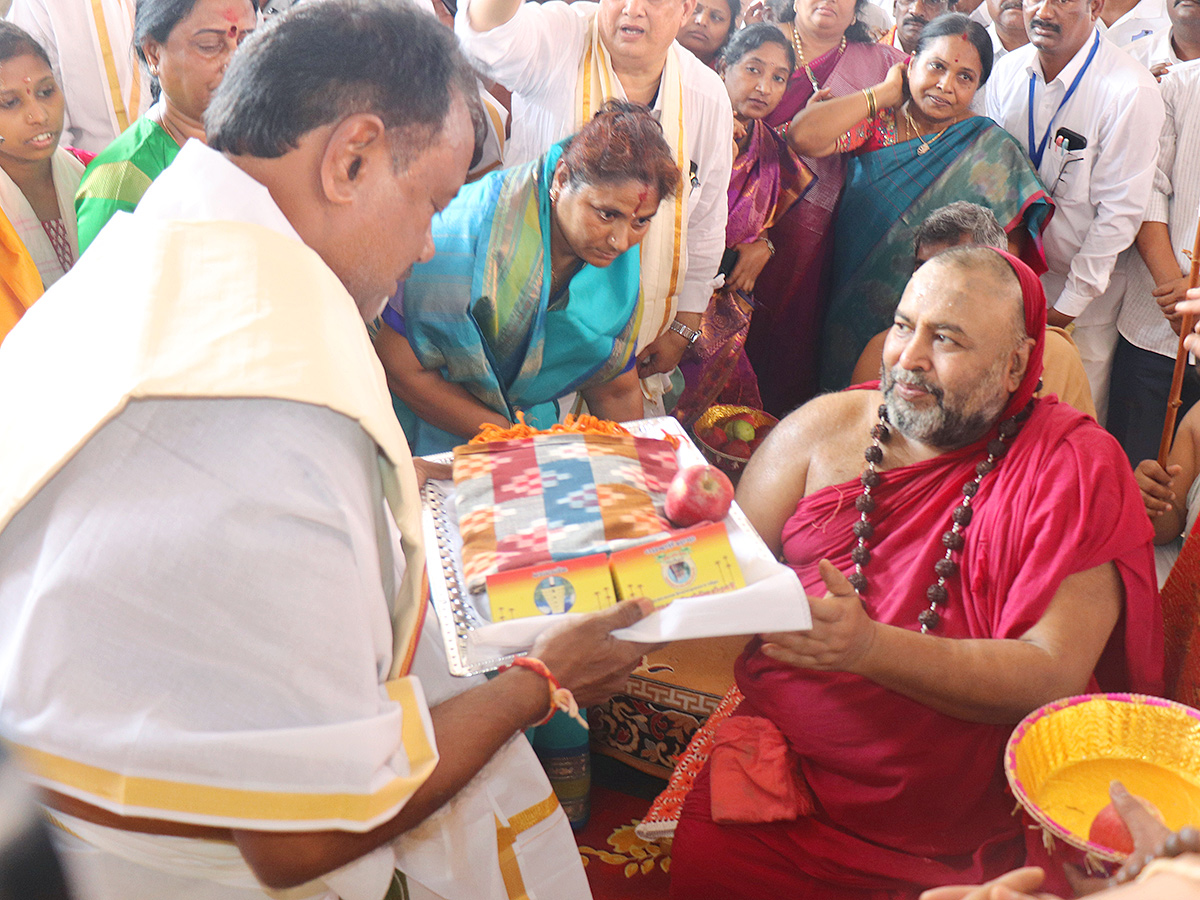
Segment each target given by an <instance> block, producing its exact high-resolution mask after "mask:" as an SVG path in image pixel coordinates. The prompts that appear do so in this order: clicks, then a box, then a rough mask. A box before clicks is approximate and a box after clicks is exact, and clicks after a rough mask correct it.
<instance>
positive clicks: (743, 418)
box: [725, 412, 758, 427]
mask: <svg viewBox="0 0 1200 900" xmlns="http://www.w3.org/2000/svg"><path fill="white" fill-rule="evenodd" d="M725 421H726V422H749V423H750V424H751V425H754V415H753V413H748V412H740V413H736V414H735V415H732V416H730V417H729V418H728V419H726V420H725ZM755 427H758V426H755Z"/></svg>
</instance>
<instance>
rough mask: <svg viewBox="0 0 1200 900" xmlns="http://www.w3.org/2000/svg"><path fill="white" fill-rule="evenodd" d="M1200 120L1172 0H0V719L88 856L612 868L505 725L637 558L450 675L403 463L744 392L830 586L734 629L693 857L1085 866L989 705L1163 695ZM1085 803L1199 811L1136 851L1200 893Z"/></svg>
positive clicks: (753, 463)
mask: <svg viewBox="0 0 1200 900" xmlns="http://www.w3.org/2000/svg"><path fill="white" fill-rule="evenodd" d="M1197 147H1200V2H1197V0H984V2H980V0H958V2H955V0H895V2H894V4H891V3H884V4H879V3H876V2H874V0H765V2H764V0H752V2H747V0H598V2H588V0H580V2H575V3H566V2H562V0H548V2H544V3H539V2H533V0H460V2H459V3H457V4H455V3H452V2H448V0H292V2H289V0H270V2H260V0H12V5H11V8H10V10H9V12H8V17H7V20H6V21H0V251H2V252H0V342H2V343H0V383H2V384H4V385H5V390H4V391H2V392H0V420H2V421H4V423H5V428H4V430H3V432H2V433H0V472H3V475H0V735H3V737H4V739H5V740H6V741H7V742H8V743H9V745H10V746H11V748H12V749H13V751H14V754H15V757H16V758H17V759H18V760H19V761H20V762H21V763H22V764H23V765H24V766H25V767H26V769H27V771H29V772H30V773H31V774H32V776H33V779H34V781H35V783H36V784H37V785H38V787H39V788H40V791H41V793H40V795H39V796H40V800H41V801H42V803H43V804H44V806H45V808H46V810H47V816H48V818H49V821H50V823H52V826H53V827H52V829H51V830H52V832H53V838H54V843H55V846H56V848H57V851H58V854H59V856H60V859H61V861H62V864H63V869H64V871H65V875H66V879H67V885H68V887H69V888H70V889H72V890H73V891H74V893H75V895H76V896H77V897H80V898H83V900H91V898H96V900H108V898H114V900H115V898H121V900H141V898H147V900H149V898H165V897H172V898H173V897H188V898H196V900H206V898H213V900H216V898H239V897H246V898H249V897H262V896H264V895H265V893H264V892H276V891H279V892H284V894H279V895H286V896H289V897H296V898H322V900H334V898H344V900H381V898H384V897H385V896H386V897H388V898H392V897H405V898H408V897H411V898H463V900H467V898H471V900H476V898H480V900H491V898H497V900H500V898H505V897H509V898H511V897H521V896H530V897H533V896H538V897H543V898H545V897H554V898H563V900H570V898H576V897H579V898H583V897H587V896H589V893H588V886H587V881H586V879H585V877H584V873H583V870H582V868H581V866H580V863H579V858H578V855H577V853H576V850H575V846H574V842H573V839H572V835H571V830H570V826H569V824H568V822H567V819H566V816H565V815H564V813H563V811H562V809H561V808H560V806H559V804H558V802H557V800H556V799H555V796H554V794H553V793H552V792H551V790H550V787H549V785H548V783H547V781H546V778H545V775H544V773H543V772H542V770H541V767H540V765H539V763H538V759H537V757H536V755H535V754H534V751H533V749H532V748H531V746H530V742H529V740H526V738H525V736H524V734H523V733H524V732H525V731H526V730H527V729H529V728H530V727H532V726H534V725H535V724H538V723H543V724H544V722H545V721H547V715H548V713H549V714H552V713H553V712H554V705H553V704H554V702H555V698H556V697H558V696H559V694H558V693H556V691H557V690H558V689H559V688H564V689H567V690H569V691H570V692H571V693H572V694H573V695H574V697H575V699H576V700H577V701H578V702H579V703H580V704H581V705H583V706H587V705H588V704H592V703H597V702H601V701H603V700H605V699H606V698H607V697H609V696H611V695H612V694H613V692H614V691H616V690H618V689H619V688H620V687H621V686H622V684H623V683H624V681H625V679H626V677H627V676H628V674H629V673H630V671H631V670H632V669H633V667H634V666H635V665H637V663H638V662H639V660H640V659H641V658H642V654H643V652H644V651H645V647H644V646H642V645H637V644H633V643H629V642H626V641H623V640H620V639H619V638H618V637H614V634H613V633H614V632H615V631H619V629H621V628H622V627H624V626H627V625H630V624H633V623H634V622H636V621H637V620H639V619H640V618H642V617H644V616H646V615H649V614H652V608H651V607H650V605H649V604H648V603H647V602H645V601H626V602H624V603H621V604H618V605H617V606H616V607H614V608H612V609H610V610H607V611H605V612H601V613H595V614H589V615H586V616H581V617H579V618H578V619H577V620H574V621H572V622H571V623H570V624H567V625H564V626H562V627H559V628H556V629H552V630H550V631H548V632H546V633H545V634H544V635H543V636H542V637H540V638H539V639H538V641H537V643H536V645H535V646H534V647H533V649H532V650H531V652H530V655H529V658H528V659H526V660H525V664H523V665H518V666H516V667H514V668H511V669H508V670H505V671H503V672H501V673H499V674H497V675H495V676H494V677H492V678H491V679H485V678H482V677H476V678H453V677H451V676H450V674H449V669H448V665H447V662H446V659H445V656H444V650H443V647H442V643H441V635H440V633H439V631H438V628H437V625H436V622H435V621H434V615H433V613H432V612H427V606H428V604H427V593H426V586H427V585H426V582H425V579H424V567H425V552H424V541H426V540H429V539H430V538H429V536H428V535H424V536H423V534H422V517H421V505H420V496H419V485H420V483H421V481H422V480H423V479H425V478H427V477H444V476H445V474H446V473H445V472H444V471H443V470H441V469H439V468H437V467H435V466H433V465H432V464H430V463H428V462H426V461H424V460H422V459H421V458H420V457H422V456H427V455H430V454H435V453H438V452H441V451H445V450H449V449H451V448H453V447H454V446H456V445H458V444H461V443H464V442H465V441H466V440H468V439H469V438H471V437H472V436H473V435H474V434H475V433H476V432H477V431H478V430H479V428H480V426H481V425H484V424H487V423H491V424H493V425H497V426H500V427H507V426H509V425H512V424H514V423H515V422H517V421H518V420H524V421H525V422H526V423H528V424H529V425H532V426H536V427H548V426H550V425H552V424H553V423H554V422H556V421H558V420H559V419H560V418H562V417H563V416H564V415H566V414H567V413H568V412H577V411H580V410H585V409H586V410H587V411H589V412H591V413H592V414H594V415H597V416H599V417H601V418H604V419H611V420H615V421H631V420H636V419H641V418H644V417H649V416H655V415H665V414H672V415H675V416H676V417H677V418H678V419H679V420H680V421H681V422H682V423H683V424H684V425H685V426H692V425H693V424H694V423H695V422H696V421H697V419H698V418H699V417H700V416H701V415H702V414H703V413H704V412H705V411H706V410H708V409H709V408H710V407H712V406H713V405H714V404H718V403H732V404H739V405H744V406H748V407H751V408H753V409H761V410H765V411H767V412H769V413H772V414H774V415H776V416H778V417H780V418H781V420H782V421H781V422H780V424H779V425H778V426H777V427H776V428H775V429H774V430H773V431H772V433H771V435H770V437H769V438H768V439H767V440H766V441H765V442H764V443H763V444H762V446H761V447H760V448H758V449H757V450H756V451H755V453H754V454H753V455H752V456H751V458H750V461H749V463H748V465H747V467H746V469H745V471H744V473H743V475H742V477H741V481H740V484H739V485H738V490H737V499H738V502H739V504H740V505H741V507H742V508H743V510H744V511H745V514H746V516H747V518H748V519H749V521H750V523H751V524H752V525H753V526H754V529H755V530H756V531H757V532H758V534H759V535H760V536H761V537H762V539H763V540H764V542H765V543H766V545H767V546H768V548H769V549H770V550H771V551H772V552H773V553H774V554H775V555H777V556H778V557H779V558H780V559H781V560H782V561H783V562H785V563H786V564H787V565H788V566H790V567H791V568H792V569H793V570H794V571H795V573H796V574H797V576H798V577H799V579H800V581H801V582H802V583H803V585H804V587H805V590H806V593H807V594H808V595H809V597H810V605H811V608H812V617H813V627H812V629H811V630H810V631H806V632H799V633H783V634H760V635H754V636H748V641H749V642H748V643H747V645H746V648H745V650H744V652H743V653H742V655H741V657H740V658H739V659H738V661H737V664H736V667H735V676H736V686H735V687H734V689H733V690H732V691H731V693H730V696H729V698H727V699H728V700H729V702H730V704H731V705H732V706H733V707H734V710H733V713H732V714H731V715H730V716H729V717H728V718H727V719H724V720H723V721H722V722H721V723H720V725H719V726H714V732H713V733H712V734H710V735H709V736H708V738H709V739H711V746H709V747H708V748H707V749H706V750H705V751H704V752H705V759H704V763H703V765H702V766H701V767H700V769H699V772H698V774H697V775H696V776H695V778H694V780H693V782H692V783H691V785H690V789H689V791H688V794H687V798H686V801H685V802H684V803H683V806H682V811H681V813H680V815H679V820H678V825H677V827H676V830H675V836H674V844H673V848H672V869H671V875H672V879H671V893H672V897H675V898H696V897H711V896H722V897H731V898H738V897H744V898H760V897H767V896H783V897H791V898H798V900H803V898H814V900H815V898H822V900H884V898H887V900H905V898H916V897H917V896H918V895H919V894H921V892H922V891H926V890H931V891H932V892H931V893H930V894H929V896H930V897H933V898H942V900H948V898H961V897H972V898H974V897H979V898H983V897H1013V896H1026V895H1023V894H1019V893H1018V892H1019V891H1035V890H1041V891H1052V892H1054V893H1055V894H1056V895H1061V896H1070V895H1071V891H1072V890H1074V889H1078V888H1080V886H1081V885H1082V884H1083V882H1082V881H1081V880H1080V876H1079V875H1077V874H1075V873H1073V871H1072V870H1071V869H1070V867H1069V866H1067V865H1065V863H1067V862H1070V858H1069V857H1068V856H1064V854H1062V853H1058V854H1057V855H1056V854H1054V853H1051V852H1049V849H1048V847H1047V845H1045V844H1044V842H1043V839H1042V836H1041V834H1040V832H1034V831H1030V830H1029V829H1027V828H1026V827H1025V825H1024V823H1023V821H1022V819H1021V818H1020V817H1018V816H1014V815H1013V809H1012V807H1013V799H1012V796H1011V795H1010V794H1009V793H1008V792H1007V791H1006V788H1005V783H1004V777H1003V772H1002V768H1001V752H1002V749H1003V746H1004V743H1005V741H1006V739H1007V737H1008V735H1009V733H1010V732H1011V730H1012V727H1013V725H1014V724H1015V723H1017V722H1019V721H1020V720H1021V719H1022V718H1023V717H1024V716H1026V715H1027V714H1028V713H1030V712H1031V711H1033V710H1034V709H1036V708H1038V707H1040V706H1042V705H1043V704H1045V703H1047V702H1050V701H1053V700H1056V699H1059V698H1062V697H1066V696H1070V695H1073V694H1079V693H1085V692H1089V691H1096V690H1104V691H1136V692H1141V693H1148V694H1157V695H1166V694H1168V693H1169V692H1170V690H1171V688H1172V685H1171V684H1170V683H1168V680H1167V673H1166V670H1165V663H1164V658H1165V650H1164V617H1163V606H1162V600H1161V599H1160V595H1159V585H1160V584H1161V583H1162V580H1163V579H1164V577H1165V575H1166V573H1167V571H1169V569H1170V566H1171V563H1172V559H1173V555H1172V554H1173V553H1174V554H1178V553H1179V548H1180V546H1181V545H1182V543H1183V539H1184V538H1186V536H1187V535H1188V534H1189V533H1190V531H1191V528H1192V524H1193V523H1194V521H1195V518H1196V515H1197V512H1198V510H1200V499H1198V498H1200V488H1198V487H1197V485H1200V477H1198V475H1200V405H1196V401H1198V400H1200V375H1198V374H1197V372H1196V370H1194V369H1189V370H1188V371H1187V373H1186V376H1185V378H1184V380H1183V386H1182V407H1183V408H1182V413H1181V415H1180V425H1179V427H1178V430H1177V433H1176V435H1175V439H1174V442H1173V445H1172V447H1171V451H1170V454H1169V457H1168V458H1167V459H1166V461H1165V465H1163V464H1160V462H1159V461H1158V460H1157V459H1156V457H1157V456H1158V449H1159V440H1160V433H1161V432H1162V429H1163V421H1164V414H1165V412H1166V410H1167V406H1168V395H1169V394H1170V392H1171V390H1172V376H1173V372H1174V369H1175V359H1176V356H1177V351H1178V348H1179V346H1181V332H1182V331H1183V323H1184V320H1185V317H1186V316H1188V315H1192V314H1194V313H1197V312H1200V291H1196V290H1192V291H1189V290H1188V283H1189V281H1188V273H1187V268H1188V266H1189V265H1190V259H1189V257H1190V249H1191V246H1192V242H1193V240H1194V239H1195V236H1196V229H1197V217H1198V215H1200V154H1198V153H1197V150H1196V148H1197ZM1182 337H1183V338H1184V339H1185V340H1184V341H1183V343H1186V344H1187V349H1188V350H1200V334H1191V335H1188V334H1187V333H1183V335H1182ZM1192 345H1197V346H1192ZM1155 545H1160V551H1162V548H1168V547H1172V546H1173V547H1174V550H1173V551H1166V552H1160V553H1159V554H1158V557H1157V567H1158V568H1157V571H1156V554H1155ZM1182 552H1183V554H1184V556H1183V557H1182V560H1181V561H1187V560H1190V561H1191V562H1189V563H1188V564H1192V563H1196V562H1200V544H1196V543H1191V542H1189V543H1188V544H1187V545H1186V546H1184V548H1183V551H1182ZM1198 617H1200V616H1198ZM548 684H549V689H548V687H547V685H548ZM549 721H550V723H551V724H550V726H549V727H556V724H559V723H562V722H563V717H562V716H556V717H555V718H554V719H551V720H549ZM563 727H571V728H574V727H576V726H573V725H570V723H569V722H567V723H566V724H565V725H564V726H563ZM1114 798H1115V799H1117V800H1118V805H1119V806H1122V808H1123V811H1124V812H1125V813H1127V815H1128V817H1129V818H1131V819H1132V820H1133V821H1132V822H1131V825H1132V826H1134V828H1133V830H1134V832H1135V836H1137V837H1138V839H1139V851H1141V852H1143V853H1157V855H1160V856H1173V857H1180V859H1181V860H1183V862H1182V863H1180V864H1179V865H1174V866H1173V867H1172V866H1165V865H1164V866H1157V867H1156V866H1146V865H1145V860H1144V859H1139V861H1138V865H1137V867H1136V868H1137V870H1142V869H1144V872H1143V874H1142V878H1143V881H1142V882H1140V883H1138V884H1131V885H1130V886H1128V887H1122V888H1118V889H1116V890H1115V891H1114V893H1115V892H1133V893H1130V894H1129V896H1150V895H1152V894H1147V893H1146V890H1147V889H1148V888H1147V886H1152V885H1153V884H1154V881H1155V879H1156V878H1157V879H1166V880H1167V881H1160V882H1159V883H1160V884H1164V883H1169V884H1171V885H1172V887H1171V888H1170V890H1172V891H1176V893H1170V894H1168V893H1164V894H1162V896H1168V895H1169V896H1183V894H1180V893H1178V891H1180V890H1190V891H1191V892H1192V893H1193V894H1195V895H1200V879H1197V877H1196V874H1195V873H1196V871H1197V867H1196V866H1195V865H1194V864H1193V865H1192V866H1191V868H1188V866H1187V865H1186V864H1184V863H1186V862H1187V860H1188V859H1189V858H1190V857H1189V853H1192V852H1196V851H1200V841H1198V842H1197V843H1196V846H1195V847H1193V846H1191V844H1190V843H1188V840H1189V839H1190V838H1188V839H1185V838H1182V837H1180V836H1176V839H1175V842H1174V843H1173V844H1171V843H1162V838H1163V837H1164V835H1163V834H1162V832H1161V829H1158V828H1157V827H1156V826H1151V825H1148V824H1146V823H1144V822H1141V823H1139V822H1138V821H1137V820H1138V819H1139V817H1140V815H1141V813H1140V811H1139V809H1140V808H1139V807H1137V806H1136V805H1133V806H1131V805H1130V803H1133V801H1131V800H1129V798H1128V795H1125V794H1124V793H1123V792H1119V791H1116V792H1114ZM1195 824H1197V825H1200V822H1198V823H1195ZM1160 845H1161V846H1160ZM1026 866H1037V867H1038V868H1037V869H1036V870H1031V869H1028V868H1023V867H1026ZM1133 872H1134V870H1133V869H1130V870H1129V874H1131V875H1132V874H1133ZM1179 882H1182V883H1183V884H1184V887H1183V888H1180V887H1179V886H1178V883H1179ZM1092 886H1093V887H1094V886H1095V885H1092ZM1149 889H1150V890H1153V888H1152V887H1150V888H1149ZM1164 890H1165V889H1164ZM1138 891H1141V893H1138ZM270 895H271V896H276V895H277V894H275V893H270Z"/></svg>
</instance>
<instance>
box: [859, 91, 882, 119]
mask: <svg viewBox="0 0 1200 900" xmlns="http://www.w3.org/2000/svg"><path fill="white" fill-rule="evenodd" d="M863 94H864V95H865V96H866V98H867V118H868V119H874V118H875V114H876V113H877V112H878V111H879V110H878V107H877V106H876V104H875V89H874V88H863Z"/></svg>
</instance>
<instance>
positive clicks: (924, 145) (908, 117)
mask: <svg viewBox="0 0 1200 900" xmlns="http://www.w3.org/2000/svg"><path fill="white" fill-rule="evenodd" d="M904 118H905V122H906V124H907V125H908V130H909V132H910V133H911V134H912V136H913V137H915V138H916V139H917V140H918V141H920V142H921V146H920V147H918V148H917V156H921V155H923V154H924V153H925V152H926V151H927V150H928V149H929V148H930V147H931V146H932V145H933V142H934V141H936V140H937V139H938V138H940V137H941V136H942V135H943V134H945V133H946V132H947V131H948V130H949V129H950V125H957V124H958V116H955V117H954V121H953V122H951V123H950V125H947V126H946V127H945V128H943V129H942V130H941V131H939V132H938V133H937V134H935V135H934V136H933V137H931V138H930V139H929V140H925V136H924V135H922V134H921V132H920V131H919V130H918V129H917V123H916V122H914V121H913V117H912V113H910V112H909V111H908V106H907V105H905V107H904Z"/></svg>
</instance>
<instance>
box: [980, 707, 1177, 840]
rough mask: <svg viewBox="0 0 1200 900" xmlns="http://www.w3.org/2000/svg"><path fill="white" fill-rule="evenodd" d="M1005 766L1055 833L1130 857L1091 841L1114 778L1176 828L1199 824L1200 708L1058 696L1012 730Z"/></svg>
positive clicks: (1025, 800)
mask: <svg viewBox="0 0 1200 900" xmlns="http://www.w3.org/2000/svg"><path fill="white" fill-rule="evenodd" d="M1004 771H1005V774H1006V775H1007V776H1008V783H1009V784H1010V785H1011V786H1012V790H1013V793H1014V794H1015V795H1016V798H1017V800H1019V801H1020V803H1021V805H1022V806H1024V807H1025V809H1026V810H1027V811H1028V812H1029V814H1030V815H1031V816H1033V818H1034V819H1036V820H1037V822H1038V824H1040V825H1041V826H1042V829H1043V830H1044V831H1045V832H1046V834H1047V835H1048V836H1053V837H1056V838H1060V839H1062V840H1064V841H1066V842H1067V843H1068V844H1070V845H1071V846H1073V847H1078V848H1079V849H1080V850H1084V851H1086V852H1087V853H1088V854H1090V855H1091V856H1093V857H1095V858H1097V859H1101V860H1106V861H1108V862H1123V861H1124V860H1125V854H1123V853H1118V852H1115V851H1113V850H1111V849H1109V848H1108V847H1104V846H1102V845H1100V844H1095V843H1092V842H1091V841H1089V840H1088V839H1087V833H1088V830H1089V829H1090V828H1091V824H1092V820H1093V819H1094V818H1095V817H1096V814H1097V813H1098V812H1100V810H1102V809H1103V808H1104V807H1105V806H1107V805H1108V803H1109V796H1108V786H1109V784H1110V783H1111V782H1113V781H1120V782H1121V783H1122V784H1124V785H1125V787H1127V788H1128V789H1129V790H1130V792H1131V793H1133V794H1135V795H1137V796H1139V797H1144V798H1146V799H1147V800H1149V801H1150V802H1151V803H1153V804H1154V805H1155V806H1157V807H1158V808H1159V810H1160V811H1161V812H1162V814H1163V818H1164V819H1166V822H1167V826H1168V827H1169V828H1172V829H1176V830H1178V829H1179V828H1181V827H1183V826H1184V825H1189V824H1190V825H1196V824H1200V711H1197V710H1195V709H1192V708H1191V707H1190V706H1184V705H1183V704H1181V703H1176V702H1174V701H1172V700H1164V699H1162V698H1161V697H1147V696H1144V695H1142V694H1086V695H1083V696H1079V697H1068V698H1066V699H1064V700H1056V701H1055V702H1053V703H1048V704H1046V705H1045V706H1043V707H1042V708H1041V709H1036V710H1034V711H1033V712H1032V713H1030V714H1029V715H1028V716H1026V717H1025V719H1024V720H1022V722H1021V723H1020V724H1019V725H1018V726H1017V727H1016V730H1014V731H1013V733H1012V737H1010V738H1009V740H1008V746H1007V747H1006V748H1005V752H1004Z"/></svg>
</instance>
